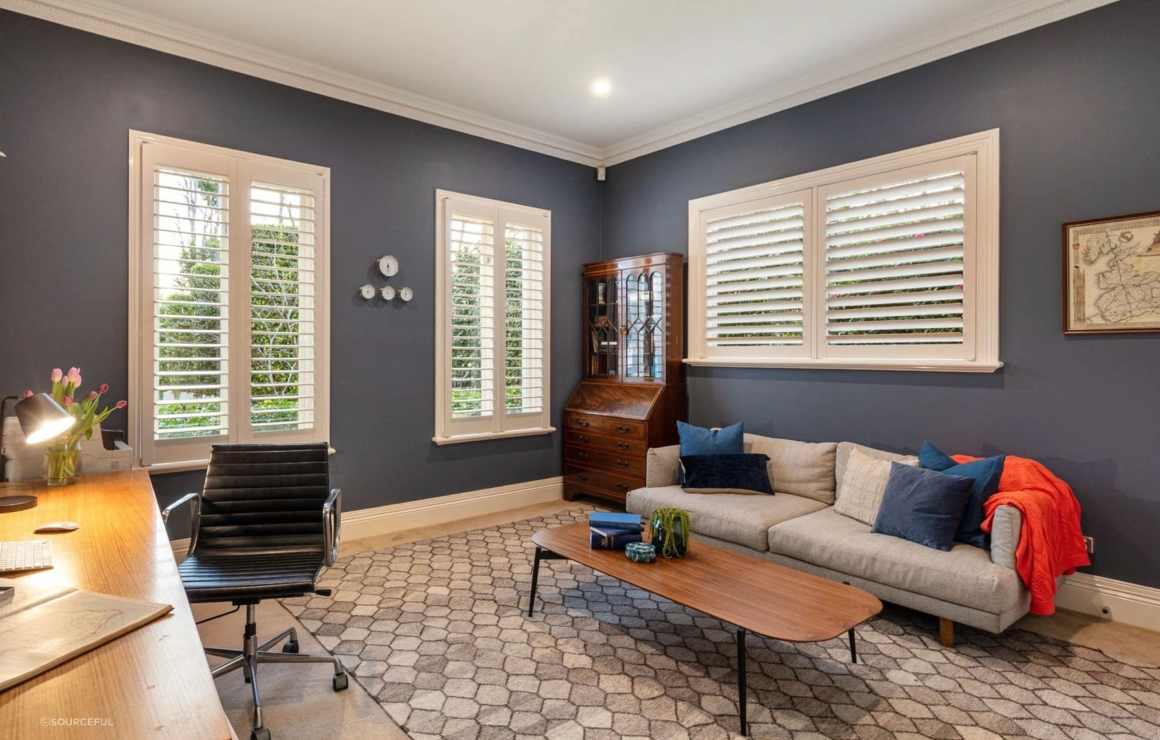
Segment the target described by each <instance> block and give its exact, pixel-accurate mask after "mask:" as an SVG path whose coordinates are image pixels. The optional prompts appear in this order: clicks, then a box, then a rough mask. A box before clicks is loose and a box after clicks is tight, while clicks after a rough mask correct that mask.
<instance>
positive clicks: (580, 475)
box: [564, 463, 644, 496]
mask: <svg viewBox="0 0 1160 740" xmlns="http://www.w3.org/2000/svg"><path fill="white" fill-rule="evenodd" d="M564 483H565V484H569V483H571V484H572V485H574V486H577V487H579V488H595V489H598V490H601V491H606V492H608V493H611V494H614V495H617V496H624V495H626V494H627V493H628V492H629V491H632V490H634V489H637V488H644V478H643V477H641V476H632V475H627V474H621V473H613V472H611V471H604V470H595V469H592V468H583V467H580V466H579V465H575V464H572V463H565V464H564Z"/></svg>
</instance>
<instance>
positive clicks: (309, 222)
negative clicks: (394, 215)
mask: <svg viewBox="0 0 1160 740" xmlns="http://www.w3.org/2000/svg"><path fill="white" fill-rule="evenodd" d="M130 152H131V156H132V159H133V161H132V167H131V182H130V209H131V212H132V222H131V223H132V226H131V228H130V264H131V273H132V286H131V294H130V314H131V316H130V323H131V327H130V328H131V331H130V355H131V356H130V386H131V393H132V394H133V398H134V399H135V401H136V403H135V404H134V406H133V408H134V411H135V413H134V414H133V415H132V416H131V418H130V435H131V438H132V439H133V446H134V448H135V449H136V450H137V451H138V459H137V463H138V464H140V465H143V466H150V467H155V468H158V469H166V468H184V467H196V466H199V465H202V464H204V462H205V461H206V460H207V459H208V457H209V447H210V445H212V444H214V443H218V442H285V441H325V440H326V439H327V437H328V433H329V430H328V414H327V404H328V396H329V393H328V390H327V389H328V381H327V376H328V369H329V368H328V356H327V355H328V352H327V349H328V344H327V340H328V337H327V327H328V321H327V308H328V300H327V293H326V280H325V274H326V271H327V267H328V262H329V251H328V230H327V223H326V216H327V212H328V208H327V198H328V191H329V187H328V184H329V183H328V180H329V171H328V170H326V169H324V168H319V167H314V166H310V165H301V164H297V163H293V162H285V161H282V160H275V159H271V158H268V157H260V156H257V155H250V154H246V153H242V152H235V151H232V150H226V149H221V148H218V147H211V146H206V145H201V144H195V143H191V142H184V141H179V140H174V139H168V138H164V137H157V136H152V135H148V134H142V133H139V132H132V133H131V136H130Z"/></svg>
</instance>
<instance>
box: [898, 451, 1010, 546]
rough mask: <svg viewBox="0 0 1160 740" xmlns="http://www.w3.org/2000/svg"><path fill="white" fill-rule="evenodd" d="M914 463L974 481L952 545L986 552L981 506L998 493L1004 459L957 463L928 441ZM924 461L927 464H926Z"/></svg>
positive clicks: (988, 539) (987, 543) (988, 537)
mask: <svg viewBox="0 0 1160 740" xmlns="http://www.w3.org/2000/svg"><path fill="white" fill-rule="evenodd" d="M918 461H919V463H921V464H922V467H924V468H929V469H931V470H937V471H939V472H940V473H946V474H947V475H961V476H963V477H965V478H974V479H975V485H973V486H971V497H970V499H968V500H967V508H966V509H965V510H964V511H963V521H962V522H960V523H959V530H958V532H956V533H955V542H965V543H967V544H968V545H974V546H975V547H981V548H983V549H984V550H990V549H991V535H990V533H988V532H984V531H983V520H984V519H986V518H987V516H986V514H985V513H984V509H983V504H984V503H986V501H987V499H989V498H991V496H992V495H994V494H995V493H996V492H997V491H998V490H999V482H1000V480H1001V479H1002V478H1003V465H1004V463H1006V462H1007V456H1006V455H996V456H995V457H987V458H983V459H982V460H972V461H971V462H965V463H957V462H955V460H954V458H952V457H951V456H950V455H948V454H946V453H945V452H943V451H942V450H940V449H939V448H937V447H935V446H934V445H932V444H931V443H930V442H923V443H922V452H920V453H919V455H918ZM948 461H949V462H950V464H949V465H946V464H945V463H946V462H948ZM928 462H929V463H931V464H930V465H928V464H927V463H928ZM936 466H937V467H936Z"/></svg>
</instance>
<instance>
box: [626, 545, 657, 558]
mask: <svg viewBox="0 0 1160 740" xmlns="http://www.w3.org/2000/svg"><path fill="white" fill-rule="evenodd" d="M624 556H625V557H626V558H628V559H629V560H631V561H632V562H634V563H651V562H652V561H654V560H656V559H657V549H656V548H655V547H653V545H652V543H651V542H630V543H628V544H627V545H625V548H624Z"/></svg>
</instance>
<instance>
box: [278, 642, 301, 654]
mask: <svg viewBox="0 0 1160 740" xmlns="http://www.w3.org/2000/svg"><path fill="white" fill-rule="evenodd" d="M282 652H284V653H297V652H298V641H297V640H294V641H293V642H287V643H286V644H285V645H283V646H282Z"/></svg>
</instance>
